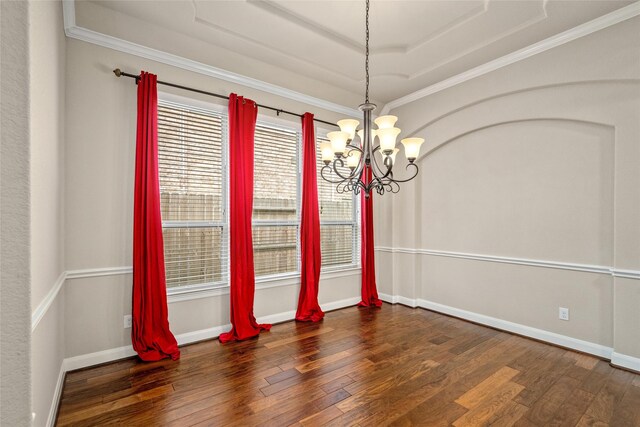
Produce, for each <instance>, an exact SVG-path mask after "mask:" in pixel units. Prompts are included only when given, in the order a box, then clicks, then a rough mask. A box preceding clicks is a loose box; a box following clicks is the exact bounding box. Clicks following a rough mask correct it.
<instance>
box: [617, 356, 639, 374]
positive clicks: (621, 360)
mask: <svg viewBox="0 0 640 427" xmlns="http://www.w3.org/2000/svg"><path fill="white" fill-rule="evenodd" d="M611 364H612V365H614V366H619V367H621V368H626V369H631V370H632V371H636V372H640V357H633V356H627V355H626V354H620V353H616V352H615V351H614V352H613V354H612V355H611Z"/></svg>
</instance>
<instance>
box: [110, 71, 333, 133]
mask: <svg viewBox="0 0 640 427" xmlns="http://www.w3.org/2000/svg"><path fill="white" fill-rule="evenodd" d="M113 74H115V75H116V77H121V76H125V77H131V78H134V79H136V83H137V82H138V79H139V78H140V76H137V75H135V74H130V73H125V72H124V71H122V70H120V68H116V69H115V70H113ZM158 84H159V85H164V86H171V87H175V88H178V89H183V90H188V91H190V92H196V93H201V94H203V95H209V96H215V97H216V98H220V99H229V97H228V96H226V95H220V94H219V93H213V92H207V91H205V90H200V89H194V88H192V87H187V86H182V85H177V84H175V83H169V82H163V81H160V80H158ZM256 105H257V106H258V107H260V108H266V109H267V110H271V111H275V112H276V113H277V114H278V115H280V113H284V114H290V115H292V116H296V117H302V114H298V113H292V112H291V111H287V110H282V109H280V108H275V107H269V106H268V105H261V104H258V103H256ZM313 120H314V121H316V122H318V123H324V124H325V125H330V126H336V127H337V126H338V125H336V124H335V123H331V122H327V121H325V120H320V119H315V118H314V119H313Z"/></svg>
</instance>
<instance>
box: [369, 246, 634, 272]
mask: <svg viewBox="0 0 640 427" xmlns="http://www.w3.org/2000/svg"><path fill="white" fill-rule="evenodd" d="M375 250H376V251H379V252H388V253H394V254H395V253H401V254H420V255H431V256H440V257H447V258H461V259H468V260H474V261H486V262H498V263H503V264H516V265H526V266H530V267H542V268H555V269H558V270H572V271H581V272H585V273H595V274H608V275H611V276H614V277H623V278H627V279H636V280H639V279H640V271H638V270H624V269H618V268H614V267H610V266H605V265H593V264H575V263H568V262H560V261H548V260H539V259H528V258H514V257H504V256H498V255H483V254H472V253H464V252H450V251H439V250H433V249H413V248H392V247H387V246H378V247H376V248H375Z"/></svg>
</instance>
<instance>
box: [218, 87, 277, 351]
mask: <svg viewBox="0 0 640 427" xmlns="http://www.w3.org/2000/svg"><path fill="white" fill-rule="evenodd" d="M257 116H258V106H257V105H256V103H255V102H253V101H252V100H250V99H245V98H243V97H241V96H237V95H236V94H235V93H232V94H231V95H230V96H229V190H230V192H229V213H230V224H229V225H230V240H231V242H230V250H231V254H230V255H231V312H230V317H231V326H232V328H231V331H229V332H227V333H224V334H221V335H220V342H223V343H224V342H229V341H234V340H245V339H248V338H251V337H255V336H256V335H258V334H259V333H260V331H261V330H269V329H271V325H260V324H258V322H256V318H255V317H254V315H253V298H254V293H255V273H254V269H253V242H252V238H253V237H252V233H251V216H252V214H253V144H254V141H253V137H254V134H255V130H256V118H257Z"/></svg>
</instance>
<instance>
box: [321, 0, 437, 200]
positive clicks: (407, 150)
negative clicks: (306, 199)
mask: <svg viewBox="0 0 640 427" xmlns="http://www.w3.org/2000/svg"><path fill="white" fill-rule="evenodd" d="M365 28H366V44H365V81H366V83H365V85H366V86H365V101H364V104H361V105H360V107H359V110H360V111H362V112H363V115H364V120H363V126H362V129H360V130H357V129H358V126H359V125H360V122H359V121H358V120H354V119H344V120H340V121H338V122H337V124H338V126H339V127H340V130H339V131H335V132H329V133H328V134H327V138H328V139H329V141H330V142H323V143H321V144H320V151H321V153H322V161H323V162H324V166H323V167H322V169H321V171H320V174H321V176H322V178H323V179H324V180H325V181H329V182H330V183H332V184H337V185H336V191H337V192H338V193H346V192H353V193H355V194H359V193H360V191H364V194H365V196H366V197H369V195H370V194H371V191H372V190H375V191H376V192H377V193H378V194H380V195H382V194H384V193H385V192H386V191H389V192H391V193H397V192H398V191H400V183H401V182H407V181H411V180H412V179H413V178H415V177H416V175H418V165H416V164H415V163H414V162H415V160H416V159H417V158H418V154H419V153H420V146H421V145H422V143H423V142H424V139H423V138H404V139H403V140H401V141H400V142H401V143H402V145H403V146H404V154H405V156H406V157H407V160H408V161H409V163H408V164H407V167H406V169H407V170H408V171H409V172H410V176H409V178H406V179H396V178H394V176H393V166H394V164H395V161H396V155H397V154H398V152H399V151H400V149H399V148H396V139H397V137H398V135H399V134H400V129H399V128H397V127H395V124H396V121H397V120H398V118H397V117H396V116H380V117H378V118H376V119H375V120H374V123H375V124H376V125H377V127H378V128H377V129H373V128H372V125H371V113H372V112H373V110H375V109H376V105H375V104H372V103H370V102H369V0H366V19H365ZM376 138H377V143H376ZM378 161H380V162H381V164H382V165H380V164H379V163H378ZM345 164H346V167H345Z"/></svg>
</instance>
